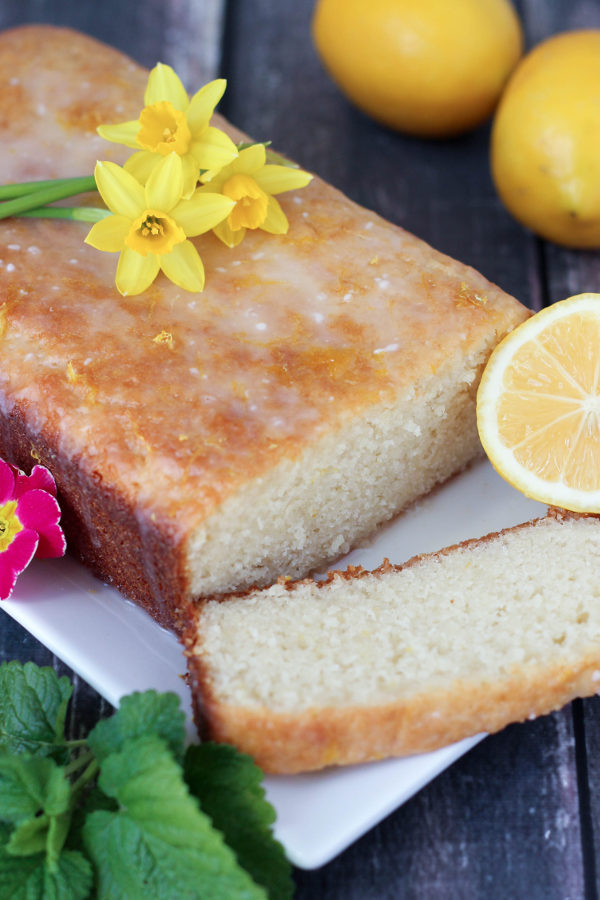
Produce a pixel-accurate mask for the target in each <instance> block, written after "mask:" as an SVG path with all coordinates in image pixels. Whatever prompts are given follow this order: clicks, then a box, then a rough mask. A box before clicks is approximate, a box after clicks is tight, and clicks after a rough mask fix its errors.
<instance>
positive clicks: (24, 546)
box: [0, 528, 38, 600]
mask: <svg viewBox="0 0 600 900" xmlns="http://www.w3.org/2000/svg"><path fill="white" fill-rule="evenodd" d="M37 546H38V536H37V534H36V533H35V531H30V530H29V529H27V528H24V529H23V530H22V531H19V532H18V534H16V535H15V536H14V538H13V539H12V541H11V542H10V544H9V545H8V547H7V548H6V550H4V552H3V553H0V600H6V599H7V598H8V597H9V596H10V594H11V592H12V589H13V588H14V586H15V581H16V580H17V576H18V575H20V574H21V572H22V571H23V569H26V568H27V566H28V565H29V563H30V562H31V560H32V559H33V557H34V555H35V551H36V550H37Z"/></svg>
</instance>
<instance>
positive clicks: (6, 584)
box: [0, 557, 19, 600]
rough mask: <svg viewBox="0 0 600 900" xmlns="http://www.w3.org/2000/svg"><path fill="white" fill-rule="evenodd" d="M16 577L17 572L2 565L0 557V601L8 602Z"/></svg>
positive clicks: (17, 575)
mask: <svg viewBox="0 0 600 900" xmlns="http://www.w3.org/2000/svg"><path fill="white" fill-rule="evenodd" d="M18 577H19V573H18V572H15V570H14V569H11V567H10V566H3V565H2V558H1V557H0V600H8V598H9V597H10V595H11V594H12V592H13V588H14V586H15V584H16V581H17V578H18Z"/></svg>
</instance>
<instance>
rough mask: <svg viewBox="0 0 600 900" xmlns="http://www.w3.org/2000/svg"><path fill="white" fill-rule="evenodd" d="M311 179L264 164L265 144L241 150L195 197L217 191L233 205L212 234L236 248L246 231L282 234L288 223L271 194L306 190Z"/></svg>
mask: <svg viewBox="0 0 600 900" xmlns="http://www.w3.org/2000/svg"><path fill="white" fill-rule="evenodd" d="M311 179H312V175H310V174H309V173H308V172H303V171H302V169H296V168H292V167H291V166H279V165H269V164H267V162H266V151H265V146H264V144H253V145H252V146H250V147H247V148H245V149H244V150H240V152H239V156H238V158H237V159H234V161H233V162H232V163H230V164H229V165H228V166H224V167H223V168H222V169H221V170H220V171H219V172H218V173H217V174H216V175H214V176H213V178H212V180H211V181H210V182H209V184H207V185H203V186H202V187H200V188H198V193H199V194H202V193H204V192H205V191H206V192H208V191H219V192H220V193H221V194H223V195H224V196H225V197H228V198H229V199H230V200H232V201H233V202H234V206H233V208H232V209H231V211H230V213H229V215H228V216H227V218H226V219H224V221H222V222H220V223H219V224H218V225H216V226H215V227H214V228H213V231H214V233H215V234H216V235H217V237H218V238H220V239H221V240H222V241H223V243H224V244H227V246H228V247H235V246H236V245H237V244H239V243H240V241H242V240H243V239H244V235H245V234H246V230H247V229H248V228H250V229H255V228H261V229H262V230H263V231H268V232H270V233H271V234H285V233H286V232H287V230H288V228H289V223H288V220H287V217H286V215H285V213H284V211H283V210H282V208H281V206H280V205H279V203H278V201H277V200H276V199H275V197H274V196H273V194H281V193H283V192H284V191H293V190H295V189H296V188H302V187H305V186H306V185H307V184H308V183H309V181H310V180H311Z"/></svg>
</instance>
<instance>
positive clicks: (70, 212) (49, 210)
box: [0, 206, 112, 222]
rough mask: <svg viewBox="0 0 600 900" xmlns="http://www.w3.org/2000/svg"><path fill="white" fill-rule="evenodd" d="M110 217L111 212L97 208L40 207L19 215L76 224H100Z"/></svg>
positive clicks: (24, 217) (25, 217) (26, 217)
mask: <svg viewBox="0 0 600 900" xmlns="http://www.w3.org/2000/svg"><path fill="white" fill-rule="evenodd" d="M0 209H1V207H0ZM110 215H112V213H111V212H110V210H108V209H99V208H98V207H96V206H40V207H39V208H37V209H29V210H27V212H22V213H19V216H20V218H23V219H70V220H71V221H75V222H99V221H100V219H106V217H107V216H110Z"/></svg>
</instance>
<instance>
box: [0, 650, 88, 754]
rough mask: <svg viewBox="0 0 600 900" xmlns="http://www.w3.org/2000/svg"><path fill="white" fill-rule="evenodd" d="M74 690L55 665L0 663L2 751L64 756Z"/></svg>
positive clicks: (0, 739) (0, 733) (0, 737)
mask: <svg viewBox="0 0 600 900" xmlns="http://www.w3.org/2000/svg"><path fill="white" fill-rule="evenodd" d="M72 692H73V687H72V685H71V683H70V682H69V679H68V678H65V677H64V676H63V677H62V678H59V677H58V675H57V674H56V672H55V671H54V670H53V669H50V668H48V667H46V668H39V667H38V666H36V665H34V663H30V662H29V663H25V665H22V664H21V663H19V662H17V661H13V662H9V663H3V664H2V665H1V666H0V752H5V753H29V754H32V755H35V756H53V757H55V758H60V757H62V756H64V750H63V747H62V746H61V745H62V742H63V741H64V724H65V717H66V713H67V705H68V703H69V699H70V697H71V694H72Z"/></svg>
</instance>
